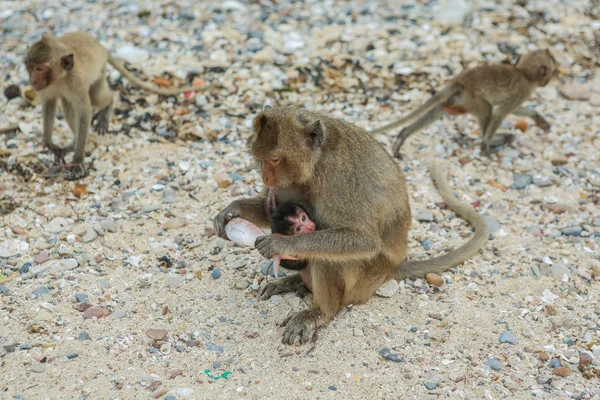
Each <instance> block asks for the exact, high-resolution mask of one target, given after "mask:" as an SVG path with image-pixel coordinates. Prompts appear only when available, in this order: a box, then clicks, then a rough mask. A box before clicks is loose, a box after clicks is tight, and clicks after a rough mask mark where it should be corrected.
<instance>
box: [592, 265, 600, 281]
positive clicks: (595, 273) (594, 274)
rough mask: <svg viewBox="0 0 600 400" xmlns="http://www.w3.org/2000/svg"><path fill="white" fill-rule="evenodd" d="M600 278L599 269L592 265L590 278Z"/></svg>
mask: <svg viewBox="0 0 600 400" xmlns="http://www.w3.org/2000/svg"><path fill="white" fill-rule="evenodd" d="M598 277H600V267H598V266H597V265H592V278H594V279H596V278H598Z"/></svg>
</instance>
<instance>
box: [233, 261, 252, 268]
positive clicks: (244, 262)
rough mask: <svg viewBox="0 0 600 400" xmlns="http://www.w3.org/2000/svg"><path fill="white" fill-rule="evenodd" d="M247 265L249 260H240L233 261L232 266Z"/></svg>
mask: <svg viewBox="0 0 600 400" xmlns="http://www.w3.org/2000/svg"><path fill="white" fill-rule="evenodd" d="M246 265H248V260H238V261H234V262H233V263H231V265H230V267H231V268H232V269H240V268H244V267H245V266H246Z"/></svg>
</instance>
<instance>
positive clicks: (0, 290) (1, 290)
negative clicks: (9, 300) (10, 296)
mask: <svg viewBox="0 0 600 400" xmlns="http://www.w3.org/2000/svg"><path fill="white" fill-rule="evenodd" d="M6 293H8V288H7V287H6V286H4V285H0V294H6Z"/></svg>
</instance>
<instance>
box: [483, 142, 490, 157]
mask: <svg viewBox="0 0 600 400" xmlns="http://www.w3.org/2000/svg"><path fill="white" fill-rule="evenodd" d="M491 154H492V147H491V146H490V145H488V144H487V143H481V155H482V156H487V157H489V156H490V155H491Z"/></svg>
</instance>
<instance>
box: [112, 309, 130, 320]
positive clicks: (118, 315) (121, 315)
mask: <svg viewBox="0 0 600 400" xmlns="http://www.w3.org/2000/svg"><path fill="white" fill-rule="evenodd" d="M126 316H127V311H125V310H115V312H114V313H113V317H115V318H116V319H123V318H125V317H126Z"/></svg>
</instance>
